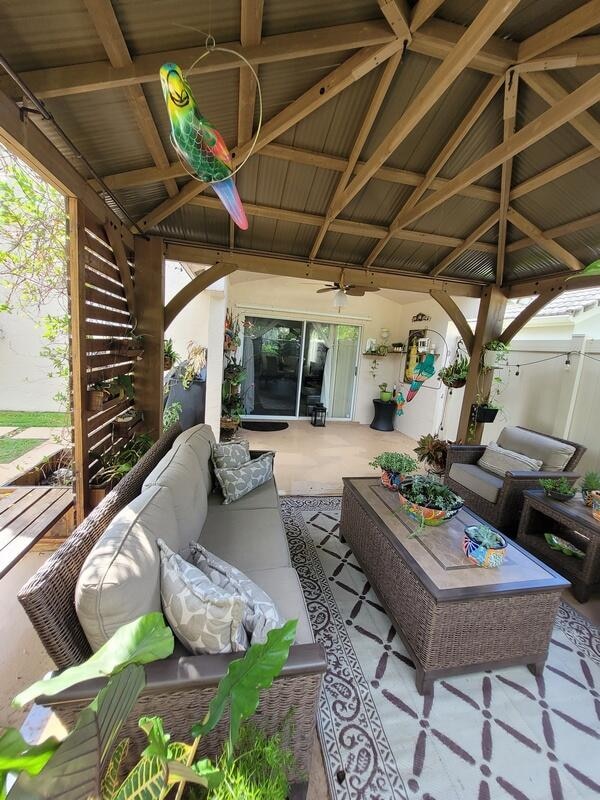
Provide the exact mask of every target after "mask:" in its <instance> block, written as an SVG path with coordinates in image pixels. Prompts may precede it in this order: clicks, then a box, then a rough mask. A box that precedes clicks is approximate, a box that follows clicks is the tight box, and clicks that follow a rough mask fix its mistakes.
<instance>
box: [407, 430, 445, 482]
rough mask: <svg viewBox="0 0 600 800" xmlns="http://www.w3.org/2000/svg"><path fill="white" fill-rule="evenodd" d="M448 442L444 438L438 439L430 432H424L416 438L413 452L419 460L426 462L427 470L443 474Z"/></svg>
mask: <svg viewBox="0 0 600 800" xmlns="http://www.w3.org/2000/svg"><path fill="white" fill-rule="evenodd" d="M448 444H449V442H448V441H447V440H446V439H440V438H439V437H438V436H433V435H432V434H431V433H426V434H424V435H423V436H421V438H420V439H418V440H417V446H416V447H415V453H416V454H417V456H418V458H419V461H422V462H423V463H425V464H427V466H428V471H429V472H433V473H434V474H435V475H443V473H444V472H445V471H446V458H447V456H448Z"/></svg>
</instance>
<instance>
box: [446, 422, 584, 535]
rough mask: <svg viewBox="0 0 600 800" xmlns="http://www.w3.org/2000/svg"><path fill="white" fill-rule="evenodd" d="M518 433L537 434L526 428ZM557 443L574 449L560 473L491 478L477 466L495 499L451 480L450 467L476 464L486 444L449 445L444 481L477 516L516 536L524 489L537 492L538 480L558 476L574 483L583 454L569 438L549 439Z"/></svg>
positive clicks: (521, 473)
mask: <svg viewBox="0 0 600 800" xmlns="http://www.w3.org/2000/svg"><path fill="white" fill-rule="evenodd" d="M519 429H520V430H523V431H529V432H530V433H536V431H531V429H529V428H521V427H520V426H519ZM549 438H551V439H555V440H556V441H557V442H562V443H563V444H568V445H571V446H572V447H574V448H575V451H574V453H573V455H572V456H571V457H570V459H569V460H568V462H567V464H566V466H565V469H564V471H563V472H559V473H557V472H550V471H544V472H530V471H518V472H517V471H515V472H507V473H506V475H505V476H504V478H500V477H499V476H498V475H492V473H489V472H487V471H486V470H484V469H481V468H480V467H477V473H478V477H480V478H481V479H483V481H484V482H486V483H489V484H490V486H491V487H492V492H491V494H492V495H493V494H494V492H495V490H497V497H496V499H495V500H491V499H489V498H486V497H484V496H483V495H482V494H481V493H480V492H478V491H475V490H474V489H472V488H470V487H467V486H465V485H464V484H463V483H460V482H458V481H457V480H455V478H453V477H452V476H451V475H450V473H451V471H452V465H453V464H472V465H476V464H477V462H478V461H479V459H480V458H481V456H482V455H483V454H484V452H485V445H458V444H451V445H449V447H448V459H447V462H446V471H445V482H446V485H447V486H448V487H449V488H450V489H452V491H453V492H456V493H457V494H459V495H460V496H461V497H462V498H463V499H464V501H465V504H466V505H467V506H468V507H469V509H470V510H471V511H473V512H474V513H475V514H477V515H478V516H480V517H482V518H483V519H484V520H485V521H486V522H489V523H490V525H493V526H494V527H495V528H498V529H499V530H501V531H502V532H503V533H506V534H507V535H509V536H510V535H514V534H516V531H517V528H518V526H519V519H520V517H521V511H522V509H523V492H524V490H525V489H539V480H540V478H556V477H558V476H560V477H562V478H566V479H567V480H568V481H570V482H571V483H575V481H576V480H577V478H578V477H579V475H578V474H576V473H574V472H572V470H573V469H574V468H575V466H576V465H577V464H578V462H579V460H580V459H581V457H582V456H583V454H584V453H585V451H586V448H585V447H584V446H583V445H580V444H578V443H577V442H571V441H569V440H568V439H560V438H559V437H557V436H552V437H549Z"/></svg>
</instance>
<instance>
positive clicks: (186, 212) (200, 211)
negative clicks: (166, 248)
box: [153, 205, 252, 247]
mask: <svg viewBox="0 0 600 800" xmlns="http://www.w3.org/2000/svg"><path fill="white" fill-rule="evenodd" d="M250 224H252V223H251V221H250ZM153 232H154V233H159V234H160V235H161V236H167V237H172V238H173V239H182V240H188V241H190V242H202V243H206V244H214V245H217V246H219V247H228V246H229V217H228V216H227V214H226V213H225V212H224V211H220V210H217V209H214V208H203V207H201V206H192V205H187V206H182V207H181V208H178V209H177V211H175V212H174V213H173V214H171V216H170V217H168V218H167V219H165V220H163V221H162V222H161V223H160V224H159V225H157V226H156V228H155V229H154V231H153Z"/></svg>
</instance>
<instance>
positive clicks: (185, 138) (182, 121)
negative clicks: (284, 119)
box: [160, 64, 248, 231]
mask: <svg viewBox="0 0 600 800" xmlns="http://www.w3.org/2000/svg"><path fill="white" fill-rule="evenodd" d="M160 82H161V84H162V89H163V94H164V98H165V103H166V104H167V111H168V113H169V120H170V122H171V141H172V142H173V146H174V147H175V149H176V150H177V153H178V155H179V157H180V158H181V160H182V161H183V163H184V165H186V166H187V167H188V168H189V170H190V171H191V172H192V173H193V174H194V177H196V176H197V177H198V178H199V179H200V180H201V181H203V182H204V183H210V184H211V186H212V188H213V189H214V190H215V192H216V193H217V195H218V196H219V199H220V200H221V202H222V203H223V205H224V206H225V208H226V209H227V211H228V213H229V214H230V216H231V218H232V219H233V221H234V222H235V224H236V225H237V226H238V228H241V229H242V230H244V231H245V230H246V229H247V227H248V220H247V219H246V213H245V211H244V207H243V205H242V201H241V200H240V196H239V194H238V191H237V188H236V186H235V183H234V181H233V178H232V172H233V161H232V159H231V154H230V152H229V150H228V149H227V145H226V144H225V142H224V140H223V137H222V136H221V134H220V133H219V131H218V130H217V129H216V128H214V127H213V126H212V125H211V124H210V122H209V121H208V120H207V119H206V118H205V117H203V116H202V114H201V112H200V109H199V108H198V104H197V103H196V100H195V98H194V95H193V93H192V90H191V88H190V85H189V83H188V82H187V80H186V79H185V78H184V76H183V72H182V71H181V68H180V67H179V66H177V64H163V65H162V67H161V68H160Z"/></svg>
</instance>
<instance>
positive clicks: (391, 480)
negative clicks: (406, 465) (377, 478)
mask: <svg viewBox="0 0 600 800" xmlns="http://www.w3.org/2000/svg"><path fill="white" fill-rule="evenodd" d="M403 480H404V475H401V474H400V473H399V472H391V471H390V470H387V469H382V470H381V483H382V484H383V486H385V488H386V489H389V490H390V492H397V491H398V487H399V486H400V484H401V483H402V481H403Z"/></svg>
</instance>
